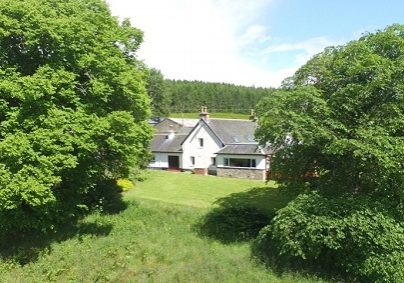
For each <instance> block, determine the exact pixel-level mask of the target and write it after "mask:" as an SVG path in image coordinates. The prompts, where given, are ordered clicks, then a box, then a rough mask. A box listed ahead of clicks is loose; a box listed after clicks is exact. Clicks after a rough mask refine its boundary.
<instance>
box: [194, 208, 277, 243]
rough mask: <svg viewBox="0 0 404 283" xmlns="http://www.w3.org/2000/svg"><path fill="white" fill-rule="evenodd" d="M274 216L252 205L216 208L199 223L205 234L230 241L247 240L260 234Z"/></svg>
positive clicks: (201, 230) (223, 240) (226, 241)
mask: <svg viewBox="0 0 404 283" xmlns="http://www.w3.org/2000/svg"><path fill="white" fill-rule="evenodd" d="M271 218H272V217H270V216H268V215H267V214H265V213H263V212H261V211H260V210H259V209H257V208H255V207H251V206H225V207H218V208H214V209H213V210H212V211H210V212H209V213H208V214H206V216H205V217H204V218H203V219H202V220H201V222H200V223H199V225H198V226H199V227H198V228H199V231H200V234H202V235H203V236H207V237H211V238H214V239H216V240H219V241H221V242H225V243H229V242H236V241H245V240H249V239H251V238H254V237H256V236H257V235H258V233H259V231H260V230H261V228H263V227H264V226H265V225H268V224H269V222H270V220H271Z"/></svg>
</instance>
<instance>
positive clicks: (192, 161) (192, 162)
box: [191, 156, 195, 166]
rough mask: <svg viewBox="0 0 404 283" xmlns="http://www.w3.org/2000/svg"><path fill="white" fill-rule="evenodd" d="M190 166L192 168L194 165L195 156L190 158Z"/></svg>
mask: <svg viewBox="0 0 404 283" xmlns="http://www.w3.org/2000/svg"><path fill="white" fill-rule="evenodd" d="M191 165H192V166H194V165H195V156H191Z"/></svg>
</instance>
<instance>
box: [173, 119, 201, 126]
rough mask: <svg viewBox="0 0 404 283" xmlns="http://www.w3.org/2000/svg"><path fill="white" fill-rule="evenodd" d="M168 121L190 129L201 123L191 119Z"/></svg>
mask: <svg viewBox="0 0 404 283" xmlns="http://www.w3.org/2000/svg"><path fill="white" fill-rule="evenodd" d="M167 119H168V120H171V121H174V122H176V123H177V124H180V125H182V126H184V127H189V128H193V127H195V125H196V124H198V122H199V119H189V118H167Z"/></svg>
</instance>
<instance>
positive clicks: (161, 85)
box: [147, 68, 171, 117]
mask: <svg viewBox="0 0 404 283" xmlns="http://www.w3.org/2000/svg"><path fill="white" fill-rule="evenodd" d="M147 93H148V94H149V96H150V98H151V101H152V102H151V103H152V113H153V116H156V117H167V116H168V114H169V113H170V110H169V107H170V102H171V101H170V100H171V99H170V96H169V93H168V92H166V91H165V81H164V76H163V74H162V73H161V71H160V70H157V69H154V68H151V69H150V70H149V75H148V77H147Z"/></svg>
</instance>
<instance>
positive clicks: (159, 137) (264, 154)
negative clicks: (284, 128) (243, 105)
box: [149, 107, 270, 180]
mask: <svg viewBox="0 0 404 283" xmlns="http://www.w3.org/2000/svg"><path fill="white" fill-rule="evenodd" d="M200 116H201V119H199V120H198V119H172V118H167V119H164V120H163V121H162V122H160V123H158V124H156V125H155V128H156V133H155V135H154V138H153V140H152V146H151V150H152V153H153V159H152V161H151V163H150V165H149V167H150V168H154V169H169V170H192V171H193V172H195V173H197V174H208V173H209V174H214V175H218V176H228V177H237V178H249V179H260V180H264V179H265V178H266V173H267V171H268V169H269V155H270V152H269V151H268V150H267V149H264V148H262V147H261V146H259V144H258V143H257V142H256V141H255V140H254V132H255V129H256V123H255V122H254V121H250V120H236V119H211V118H209V114H208V113H207V109H206V107H204V108H203V109H202V112H201V115H200Z"/></svg>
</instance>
